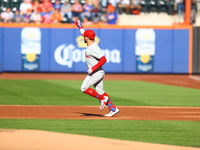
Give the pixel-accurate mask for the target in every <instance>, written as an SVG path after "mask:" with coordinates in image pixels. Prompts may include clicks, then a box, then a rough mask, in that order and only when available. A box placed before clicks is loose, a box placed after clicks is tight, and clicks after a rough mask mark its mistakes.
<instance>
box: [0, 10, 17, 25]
mask: <svg viewBox="0 0 200 150" xmlns="http://www.w3.org/2000/svg"><path fill="white" fill-rule="evenodd" d="M13 17H14V13H13V12H12V11H11V9H10V8H9V7H8V8H6V11H4V12H2V13H1V20H2V22H4V23H10V22H12V21H13Z"/></svg>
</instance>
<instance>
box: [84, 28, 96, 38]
mask: <svg viewBox="0 0 200 150" xmlns="http://www.w3.org/2000/svg"><path fill="white" fill-rule="evenodd" d="M83 36H87V37H89V38H90V39H91V40H94V38H95V32H94V31H92V30H86V31H85V32H84V33H83Z"/></svg>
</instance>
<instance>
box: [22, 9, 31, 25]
mask: <svg viewBox="0 0 200 150" xmlns="http://www.w3.org/2000/svg"><path fill="white" fill-rule="evenodd" d="M31 13H32V9H28V10H27V11H26V13H25V14H24V15H23V16H24V19H23V21H24V22H25V23H30V22H31Z"/></svg>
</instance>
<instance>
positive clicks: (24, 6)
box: [19, 0, 32, 15]
mask: <svg viewBox="0 0 200 150" xmlns="http://www.w3.org/2000/svg"><path fill="white" fill-rule="evenodd" d="M19 9H20V13H21V14H22V15H26V14H27V13H28V10H32V3H31V0H24V1H23V2H22V3H21V4H20V6H19Z"/></svg>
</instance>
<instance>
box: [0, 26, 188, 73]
mask: <svg viewBox="0 0 200 150" xmlns="http://www.w3.org/2000/svg"><path fill="white" fill-rule="evenodd" d="M92 30H94V31H95V32H96V39H95V40H96V42H97V43H98V44H99V46H100V47H101V49H102V50H103V51H104V53H105V55H106V58H107V63H106V64H105V66H104V69H105V71H106V72H107V73H183V74H187V73H188V67H189V64H188V62H189V56H188V55H189V29H187V28H186V29H176V28H167V29H165V28H163V29H162V28H153V27H152V28H123V27H121V28H120V27H119V28H113V29H112V28H100V27H97V28H93V29H92ZM2 35H3V36H2ZM0 43H1V47H0V71H1V70H2V71H3V72H13V71H14V72H30V71H34V72H74V73H76V72H77V73H80V72H86V70H87V66H86V64H85V59H84V56H85V48H86V44H85V43H84V41H83V38H82V36H81V35H80V32H79V30H77V29H76V28H70V27H68V28H56V27H54V28H48V27H40V26H39V27H2V28H0ZM136 49H137V50H136ZM1 56H2V57H1ZM2 64H3V65H2Z"/></svg>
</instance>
